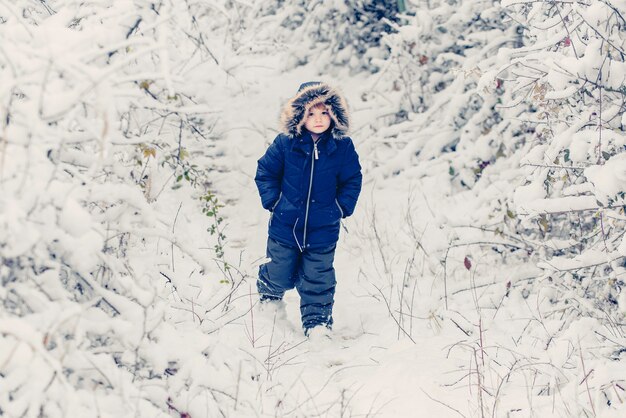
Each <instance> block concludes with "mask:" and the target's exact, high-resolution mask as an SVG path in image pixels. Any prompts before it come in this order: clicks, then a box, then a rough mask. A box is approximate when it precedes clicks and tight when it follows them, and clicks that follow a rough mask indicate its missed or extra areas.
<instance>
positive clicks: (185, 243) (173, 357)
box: [0, 0, 237, 417]
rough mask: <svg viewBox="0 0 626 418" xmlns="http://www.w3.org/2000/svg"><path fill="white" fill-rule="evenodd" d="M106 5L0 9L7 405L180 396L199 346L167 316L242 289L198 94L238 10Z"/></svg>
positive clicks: (78, 404)
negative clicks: (227, 247)
mask: <svg viewBox="0 0 626 418" xmlns="http://www.w3.org/2000/svg"><path fill="white" fill-rule="evenodd" d="M105 3H106V4H105ZM105 3H103V2H100V1H46V2H36V1H22V2H18V3H17V4H13V3H12V2H2V3H1V4H0V38H1V39H2V43H1V46H0V116H1V117H0V189H1V191H2V192H1V193H0V281H1V284H2V286H1V287H0V387H2V390H0V415H3V414H6V415H7V416H46V417H56V416H84V417H86V416H94V411H100V413H102V414H103V415H105V416H127V415H134V416H158V415H159V414H161V415H164V414H167V413H168V411H172V410H177V408H181V407H180V405H179V402H180V400H181V396H180V394H181V393H182V392H185V391H187V390H198V389H197V385H201V384H203V383H202V381H201V380H199V381H197V382H195V383H193V384H191V383H187V382H186V379H187V378H188V374H189V373H190V371H189V370H193V369H194V368H193V367H190V366H189V365H188V364H193V363H194V362H198V361H202V359H205V356H206V355H207V352H206V349H207V345H208V344H207V341H206V339H205V338H204V337H203V336H202V334H200V333H199V332H196V331H194V329H191V330H188V331H183V330H176V329H174V328H173V327H172V325H171V322H168V321H164V319H166V318H169V319H170V321H171V320H172V318H175V317H176V315H182V313H184V315H185V316H190V317H191V316H192V315H193V322H196V323H197V322H200V323H202V322H203V320H205V319H207V316H208V315H209V314H210V313H209V312H205V311H204V310H201V309H198V307H197V306H196V305H194V303H195V304H200V305H201V306H209V305H216V306H219V308H220V309H221V308H223V307H225V303H220V302H219V301H224V300H226V303H227V301H228V299H227V296H228V292H229V291H230V290H231V289H232V288H233V287H234V286H235V282H234V280H235V277H236V276H237V274H236V272H234V271H233V270H232V269H230V270H229V269H227V268H225V266H226V265H227V264H225V263H226V261H225V255H224V251H223V238H224V236H223V234H222V231H221V225H220V224H221V217H220V213H219V209H220V206H221V205H220V203H219V201H218V200H217V197H216V196H215V194H214V193H213V191H212V190H211V175H210V173H211V154H212V151H211V148H212V147H213V141H214V140H215V139H216V138H218V137H219V132H218V131H217V130H216V128H215V125H216V122H217V115H216V113H217V111H218V106H217V103H211V101H210V100H206V101H205V100H204V99H202V100H201V101H202V102H204V103H202V102H201V101H199V100H198V98H197V96H198V93H200V92H207V91H211V89H212V88H213V86H214V84H215V83H216V82H221V79H220V77H226V75H225V74H226V70H224V69H223V68H222V67H221V62H220V60H221V58H223V57H224V56H225V55H226V52H225V51H227V50H228V48H230V47H231V44H230V43H229V42H221V41H220V42H215V41H214V40H213V37H215V36H218V35H219V34H220V33H221V34H222V36H224V37H226V35H224V34H226V33H229V30H230V29H231V27H232V26H233V25H235V23H236V19H235V18H233V17H232V16H231V14H232V15H233V16H235V15H236V13H234V11H232V8H230V9H229V8H228V6H229V4H228V2H222V3H220V2H217V3H215V2H212V4H207V3H205V2H161V3H154V2H150V1H142V0H139V1H134V2H105ZM218 31H220V32H218ZM207 74H213V76H209V77H207ZM201 200H202V201H201ZM179 215H180V217H181V218H186V219H194V221H193V222H191V221H185V222H181V221H180V220H179V219H178V218H179ZM177 221H178V222H177ZM211 233H213V235H211ZM202 248H204V249H202ZM182 279H184V281H182ZM199 284H202V285H203V286H202V289H204V291H205V292H204V293H202V292H201V293H198V288H200V286H199ZM205 302H206V305H203V304H204V303H205ZM220 309H218V311H219V310H220ZM177 312H182V313H180V314H177ZM219 315H220V316H221V315H223V314H222V313H221V312H220V313H219ZM204 326H205V328H206V327H207V326H209V321H205V322H204ZM214 326H215V324H213V325H211V327H214ZM194 332H195V334H194ZM189 335H194V337H193V338H190V337H189ZM187 339H188V340H189V341H186V340H187ZM183 342H184V344H183ZM182 359H185V361H187V363H184V364H183V362H182ZM178 372H180V373H181V374H182V375H183V377H180V378H179V377H178ZM148 381H151V383H142V384H138V382H148ZM194 385H196V386H194ZM206 402H213V403H214V402H215V400H214V399H211V400H210V401H208V400H207V401H206ZM206 402H205V403H204V404H203V405H202V406H201V407H200V408H201V410H202V411H203V412H206V411H207V410H211V408H210V407H209V406H208V405H207V403H206ZM189 405H190V403H188V404H187V406H189ZM192 409H193V408H192ZM182 410H183V409H181V411H182Z"/></svg>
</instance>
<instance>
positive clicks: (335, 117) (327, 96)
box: [280, 82, 350, 139]
mask: <svg viewBox="0 0 626 418" xmlns="http://www.w3.org/2000/svg"><path fill="white" fill-rule="evenodd" d="M318 103H324V104H325V105H326V106H327V107H328V112H329V114H330V119H331V121H332V122H331V128H330V129H331V132H332V135H333V137H334V138H335V139H341V138H342V137H344V136H346V135H347V134H348V129H349V127H350V116H349V113H348V105H347V103H346V101H345V99H344V98H343V97H342V96H341V95H340V94H339V92H338V91H337V90H336V89H334V88H332V87H331V86H329V85H328V84H326V83H321V82H320V83H318V82H312V83H305V84H303V85H302V86H301V87H300V90H298V93H297V94H296V95H295V97H293V98H292V99H291V100H289V102H288V103H287V104H286V105H285V107H284V108H283V111H282V112H281V115H280V123H281V129H282V131H283V132H284V133H285V134H287V135H289V137H291V138H294V137H297V136H300V135H302V131H303V128H304V121H305V115H307V114H308V112H309V110H310V109H311V108H312V107H313V106H315V105H317V104H318Z"/></svg>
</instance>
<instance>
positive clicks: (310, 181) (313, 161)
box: [302, 142, 319, 248]
mask: <svg viewBox="0 0 626 418" xmlns="http://www.w3.org/2000/svg"><path fill="white" fill-rule="evenodd" d="M318 158H319V155H318V154H317V142H313V155H311V178H310V179H309V194H308V196H307V198H306V211H305V212H304V239H303V240H302V248H306V226H307V223H308V221H309V206H310V204H311V189H313V169H314V168H315V160H317V159H318Z"/></svg>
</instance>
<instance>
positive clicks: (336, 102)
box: [255, 83, 362, 333]
mask: <svg viewBox="0 0 626 418" xmlns="http://www.w3.org/2000/svg"><path fill="white" fill-rule="evenodd" d="M318 103H324V104H326V106H327V108H328V110H329V114H330V116H331V127H330V128H329V129H328V130H327V131H326V132H325V133H323V134H322V135H321V136H320V137H319V139H318V141H317V143H314V142H313V139H312V137H311V135H310V133H309V132H308V131H306V129H304V128H303V124H304V121H303V119H304V115H306V114H307V113H308V110H309V109H310V108H311V107H313V106H315V105H316V104H318ZM283 123H284V126H283V128H284V129H283V130H284V131H285V133H281V134H279V135H278V136H277V137H276V139H275V140H274V142H273V143H272V144H271V145H270V147H269V148H268V149H267V151H266V152H265V154H264V155H263V157H261V159H259V161H258V167H257V172H256V177H255V181H256V184H257V187H258V189H259V194H260V195H261V202H262V204H263V207H264V208H265V209H268V210H269V211H270V212H271V217H270V222H269V238H268V244H267V257H268V258H270V259H271V261H270V262H268V263H266V264H263V265H262V266H261V267H260V268H259V280H258V281H257V288H258V291H259V294H260V295H261V300H262V301H263V300H267V299H270V300H272V299H273V300H279V299H282V297H283V295H284V293H285V291H287V290H289V289H293V288H294V287H295V288H296V289H297V291H298V293H299V294H300V298H301V302H300V312H301V315H302V326H303V328H304V329H305V333H308V330H309V329H311V328H313V327H314V326H316V325H325V326H327V327H329V328H330V327H331V326H332V323H333V319H332V306H333V297H334V293H335V283H336V280H335V270H334V268H333V260H334V254H335V247H336V244H337V240H338V239H339V229H340V221H341V219H342V218H345V217H347V216H350V215H351V214H352V213H353V211H354V208H355V206H356V202H357V199H358V196H359V192H360V190H361V181H362V175H361V166H360V164H359V159H358V155H357V153H356V150H355V148H354V144H353V143H352V140H351V139H350V138H349V137H347V136H345V132H346V131H347V128H348V115H347V109H346V106H345V101H344V100H343V99H342V98H341V97H340V96H339V95H338V94H337V93H336V92H335V91H334V90H333V89H332V88H330V87H329V86H327V85H325V84H321V83H312V84H308V85H304V87H302V88H301V90H300V91H298V94H297V95H296V97H295V98H294V99H292V100H291V101H290V102H289V103H288V104H287V106H286V108H285V110H284V111H283Z"/></svg>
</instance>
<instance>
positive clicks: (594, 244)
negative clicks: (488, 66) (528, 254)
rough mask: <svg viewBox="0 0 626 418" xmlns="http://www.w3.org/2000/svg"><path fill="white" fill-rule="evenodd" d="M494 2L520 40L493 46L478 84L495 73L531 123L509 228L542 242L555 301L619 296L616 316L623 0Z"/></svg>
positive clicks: (625, 146)
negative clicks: (494, 54) (516, 27)
mask: <svg viewBox="0 0 626 418" xmlns="http://www.w3.org/2000/svg"><path fill="white" fill-rule="evenodd" d="M503 6H506V7H507V10H508V12H509V13H510V14H511V16H512V17H513V19H514V20H515V21H517V22H519V24H520V25H522V27H523V28H524V32H523V34H524V39H525V42H524V43H525V44H526V46H525V47H523V48H517V49H511V48H503V49H502V50H500V52H499V55H498V61H497V67H495V68H494V69H493V70H492V71H490V72H489V73H487V74H485V75H484V76H483V78H482V80H481V82H482V83H483V84H485V85H490V84H493V83H494V80H496V79H499V80H503V88H504V89H505V90H507V91H510V92H511V99H510V100H507V102H506V103H504V104H503V105H504V106H516V108H519V107H521V106H524V105H526V106H530V108H529V110H528V111H526V112H524V113H523V114H522V115H520V116H522V117H523V118H524V119H525V120H526V121H528V123H529V124H530V125H531V126H532V127H533V128H532V133H531V134H530V135H528V137H527V138H526V144H525V146H524V150H525V154H526V155H525V156H524V158H523V159H522V160H521V161H520V164H521V165H522V166H523V167H524V172H523V175H524V176H523V177H522V178H521V182H522V184H520V185H519V186H518V187H516V189H515V193H514V199H513V202H514V207H515V212H516V213H517V214H518V216H519V217H520V219H521V220H522V224H521V225H520V227H519V228H518V232H519V233H520V234H521V235H522V236H524V237H526V238H528V239H531V240H533V239H534V240H537V241H541V242H542V243H543V244H542V251H541V257H542V259H543V260H544V261H542V262H541V263H540V266H541V267H542V268H543V269H544V271H545V273H546V276H547V277H550V278H553V279H554V280H556V281H557V282H558V285H559V286H560V285H563V286H564V287H563V289H565V290H562V289H561V290H560V291H559V293H560V294H561V297H557V298H556V300H566V301H567V300H569V298H570V296H572V297H574V296H576V297H585V298H588V297H590V298H593V299H595V301H596V303H597V304H598V306H599V307H600V308H601V309H609V310H612V307H615V306H616V305H617V304H618V299H619V300H620V302H619V308H620V309H619V311H621V312H622V314H621V315H623V313H624V312H626V293H625V292H624V291H623V290H622V288H623V287H624V284H625V282H624V278H623V275H624V273H625V272H626V269H624V257H626V238H625V237H624V229H625V227H626V223H625V221H626V217H625V216H624V215H625V213H624V204H625V203H626V199H625V195H624V193H625V192H626V164H625V162H626V159H625V158H624V157H626V153H625V151H626V133H625V132H624V130H625V125H624V123H625V122H626V121H625V120H624V112H625V111H626V107H625V104H624V103H626V90H625V89H624V80H625V79H626V78H625V77H626V62H625V57H626V56H625V53H626V36H624V33H626V32H625V30H626V21H625V20H624V13H626V3H624V2H623V1H606V2H603V1H598V2H574V3H569V2H559V1H551V2H540V3H531V2H520V1H508V0H507V1H503ZM570 289H572V290H573V294H572V293H570V291H569V290H570ZM575 309H579V308H578V307H576V308H575ZM583 310H587V309H586V308H584V309H583Z"/></svg>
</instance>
